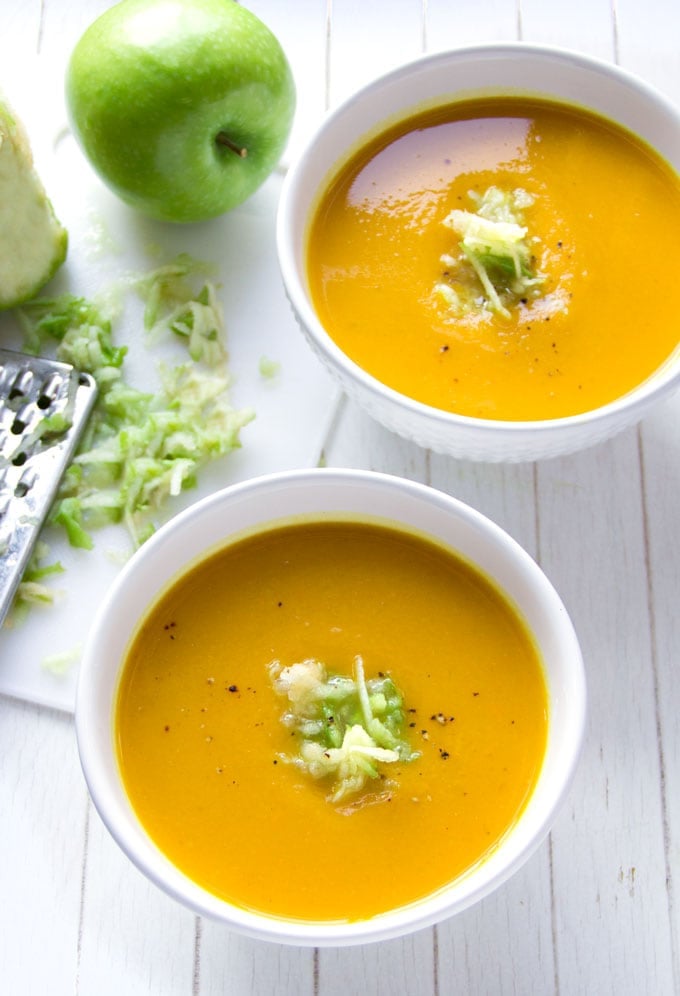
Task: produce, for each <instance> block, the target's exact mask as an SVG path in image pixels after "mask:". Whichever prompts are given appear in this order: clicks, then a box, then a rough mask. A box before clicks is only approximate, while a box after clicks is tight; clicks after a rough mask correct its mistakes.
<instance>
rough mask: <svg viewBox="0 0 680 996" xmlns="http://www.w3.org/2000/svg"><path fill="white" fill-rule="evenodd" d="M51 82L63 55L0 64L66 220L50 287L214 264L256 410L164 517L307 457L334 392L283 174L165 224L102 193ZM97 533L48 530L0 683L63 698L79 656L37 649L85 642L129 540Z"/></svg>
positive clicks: (140, 375)
mask: <svg viewBox="0 0 680 996" xmlns="http://www.w3.org/2000/svg"><path fill="white" fill-rule="evenodd" d="M62 81H63V67H62V66H60V65H58V64H53V63H48V62H45V61H44V60H41V58H40V57H34V58H33V59H26V58H22V59H21V60H17V64H16V65H12V64H11V63H10V64H9V65H8V64H7V63H5V64H4V65H3V72H2V88H3V90H4V92H5V94H6V96H7V97H9V99H10V101H11V102H12V104H13V106H14V108H15V110H16V112H17V114H18V115H19V116H20V117H21V118H22V120H23V121H24V123H25V125H26V127H27V130H28V133H29V137H30V139H31V143H32V147H33V151H34V156H35V159H36V165H37V168H38V171H39V173H40V175H41V177H42V179H43V182H44V184H45V186H46V188H47V190H48V194H49V195H50V197H51V199H52V202H53V204H54V206H55V210H56V212H57V214H58V216H59V218H60V220H61V221H62V223H63V224H64V225H65V226H66V228H67V229H68V232H69V255H68V259H67V262H66V264H65V265H64V267H63V268H62V271H61V272H60V274H59V275H58V277H57V278H56V279H55V280H54V281H53V282H52V284H51V285H50V286H49V288H47V291H48V292H49V293H61V292H63V291H66V290H68V291H71V292H73V293H75V294H78V295H82V296H85V297H91V296H93V295H94V294H95V293H97V292H98V291H100V290H102V289H105V288H106V287H107V286H109V285H111V283H112V282H115V280H116V278H117V277H119V276H124V275H126V274H129V273H141V272H146V271H148V270H149V269H152V268H154V267H156V266H158V265H160V264H161V263H162V262H166V261H168V260H170V259H172V258H173V257H174V256H175V255H177V254H178V253H180V252H185V253H189V254H191V255H192V256H195V257H196V258H198V259H202V260H206V261H210V262H212V263H214V264H216V266H217V277H216V280H217V281H218V282H219V284H220V285H221V292H220V297H221V301H222V304H223V307H224V314H225V323H226V328H227V348H228V351H229V357H230V369H231V372H232V377H233V384H232V387H231V391H230V398H231V401H232V404H233V405H234V407H237V408H242V407H252V408H253V409H254V410H255V412H256V418H255V420H254V421H253V422H251V423H250V424H249V425H248V426H246V427H245V428H244V429H243V430H242V433H241V441H242V448H241V449H240V450H238V451H235V452H234V453H232V454H229V455H228V456H226V457H225V458H224V459H223V460H221V461H219V462H218V463H216V464H214V465H212V466H210V467H209V468H208V470H207V472H206V473H205V474H204V476H203V477H202V478H201V480H200V481H199V487H198V488H197V489H194V490H192V491H189V492H186V493H185V494H184V495H183V496H182V498H181V499H179V500H178V501H177V502H175V503H174V504H172V505H170V506H168V510H167V514H168V517H169V516H170V515H171V514H174V513H176V512H177V511H179V509H180V508H182V507H184V506H185V505H187V504H189V503H190V502H193V501H196V500H197V499H198V498H200V497H202V496H204V495H206V494H209V493H210V492H212V491H214V490H217V489H218V488H221V487H225V486H228V485H229V484H231V483H234V482H237V481H241V480H244V479H246V478H250V477H255V476H258V475H260V474H266V473H270V472H273V471H278V470H286V469H292V468H295V467H306V466H314V465H316V464H317V462H318V460H319V457H320V455H321V450H322V447H323V441H324V438H325V435H326V432H327V428H328V425H329V423H330V421H331V419H332V416H333V412H334V410H335V406H336V404H337V391H336V388H335V386H334V385H333V384H332V383H331V380H330V378H329V377H328V375H327V374H326V373H325V371H324V370H323V369H322V367H321V366H320V364H319V362H318V360H317V359H316V358H315V356H314V355H313V354H312V352H311V350H310V349H309V347H308V346H307V344H306V343H305V341H304V339H303V337H302V334H301V333H300V331H299V329H298V328H297V325H296V323H295V320H294V319H293V317H292V314H291V311H290V308H289V306H288V302H287V300H286V298H285V295H284V291H283V287H282V283H281V280H280V276H279V270H278V263H277V258H276V248H275V220H276V208H277V203H278V197H279V192H280V188H281V182H282V176H281V173H277V174H275V175H273V176H272V177H270V178H269V180H268V181H267V182H266V183H265V184H264V186H263V187H262V188H261V189H260V190H259V191H258V192H257V193H256V194H255V195H254V196H253V197H252V198H251V199H250V200H249V201H248V202H246V204H244V205H242V206H241V207H240V208H237V209H236V210H235V211H233V212H231V213H229V214H228V215H225V216H224V217H222V218H220V219H217V220H215V221H211V222H207V223H203V224H200V225H190V226H175V225H164V224H161V223H154V222H150V221H148V220H145V219H142V218H141V217H140V216H138V215H136V214H135V213H134V212H132V211H131V210H130V209H128V208H127V207H126V206H125V205H123V204H122V203H121V202H120V201H118V200H117V198H115V197H114V196H113V195H112V194H111V193H109V191H108V190H107V189H106V188H105V187H104V186H103V184H102V183H101V182H100V181H99V179H98V178H97V177H96V176H95V175H94V173H93V172H92V170H91V169H90V167H89V165H88V163H87V162H86V160H85V159H84V157H83V155H82V153H81V152H80V150H79V148H78V147H77V145H76V143H75V141H74V139H73V137H72V136H71V135H70V134H69V132H68V130H67V128H66V114H65V110H64V105H63V98H62V88H63V82H62ZM300 130H301V129H300V128H299V122H298V127H297V129H296V132H297V134H299V133H300ZM126 300H127V302H128V304H127V307H126V309H125V312H124V314H123V316H122V319H121V320H120V321H119V323H118V326H117V327H118V336H119V338H118V340H117V341H119V342H120V343H121V344H125V345H127V346H129V354H128V357H127V358H126V361H125V368H124V369H125V371H126V378H127V379H128V380H129V381H130V382H132V383H134V384H135V386H137V387H141V388H148V387H153V386H154V385H155V383H156V381H155V368H156V362H157V360H158V359H159V358H161V357H162V356H164V357H166V358H167V349H171V350H172V349H173V348H174V347H172V346H167V347H149V346H148V345H146V344H145V342H144V333H143V326H142V319H141V304H140V303H139V302H138V301H136V300H135V299H134V297H133V296H132V295H129V296H128V297H127V298H126ZM0 342H1V343H2V344H3V345H4V346H7V347H10V348H16V347H17V346H18V345H19V343H20V339H19V338H18V337H17V333H16V324H15V322H14V320H13V318H12V316H11V315H7V314H4V315H0ZM174 355H176V357H177V359H178V360H181V359H182V358H183V357H184V356H185V354H183V353H182V352H176V353H175V354H174ZM262 357H265V358H266V359H268V360H273V361H276V362H278V363H279V364H280V370H279V372H278V374H277V375H276V376H275V377H274V378H273V379H267V378H264V377H263V376H262V375H261V373H260V368H259V364H260V360H261V358H262ZM94 538H95V549H94V550H92V551H80V550H72V549H70V548H69V546H68V544H67V543H66V542H65V540H64V539H63V538H62V537H61V536H60V534H58V533H57V532H55V531H53V530H51V531H50V532H49V536H48V537H47V539H48V542H49V545H50V549H51V557H52V558H54V559H58V560H60V561H61V562H62V564H63V565H64V567H65V568H66V571H65V573H64V574H62V575H60V576H58V577H57V578H56V579H55V581H54V582H53V584H54V587H55V588H56V589H57V590H58V591H59V592H60V593H61V594H60V597H59V599H58V601H57V603H56V604H55V605H54V606H48V607H45V608H43V607H38V608H35V609H34V610H32V612H31V614H30V615H29V617H28V619H27V620H26V621H25V622H24V623H23V624H22V625H20V626H19V627H17V628H15V629H11V630H8V629H6V628H5V629H4V630H2V631H0V693H5V694H8V695H12V696H15V697H19V698H23V699H27V700H30V701H32V702H36V703H40V704H44V705H49V706H53V707H55V708H58V709H62V710H66V711H72V710H73V707H74V700H75V688H76V681H77V672H78V665H77V663H75V664H73V665H72V666H70V667H69V669H68V670H67V671H66V672H65V673H63V674H55V673H53V672H52V671H50V670H48V669H46V668H45V666H44V664H43V661H44V660H45V658H47V657H49V656H51V655H53V654H55V653H60V652H69V651H72V650H76V651H77V650H78V648H79V647H81V646H82V644H83V642H84V640H85V639H86V637H87V633H88V627H89V624H90V621H91V619H92V616H93V614H94V612H95V611H96V609H97V607H98V605H99V604H100V603H101V601H102V599H103V597H104V595H105V593H106V591H107V588H108V587H109V585H110V584H111V582H112V580H113V578H114V577H115V576H116V574H117V573H118V571H119V570H120V566H121V561H122V559H124V558H125V557H126V556H127V554H128V552H129V549H130V548H129V543H128V538H127V535H126V532H125V530H124V528H123V527H122V526H121V527H111V528H108V529H106V530H104V531H98V532H97V533H95V534H94Z"/></svg>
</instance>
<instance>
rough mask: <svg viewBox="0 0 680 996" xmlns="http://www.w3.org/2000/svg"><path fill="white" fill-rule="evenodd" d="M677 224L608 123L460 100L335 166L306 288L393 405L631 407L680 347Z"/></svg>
mask: <svg viewBox="0 0 680 996" xmlns="http://www.w3.org/2000/svg"><path fill="white" fill-rule="evenodd" d="M679 226H680V184H679V183H678V177H677V176H676V174H675V173H674V172H673V171H672V169H671V168H670V167H669V166H668V165H667V164H666V163H664V162H663V161H662V160H661V159H660V158H659V157H658V156H657V155H656V154H655V153H654V152H653V151H652V150H651V149H649V148H648V147H647V146H645V145H643V144H642V143H641V142H640V141H639V140H637V139H636V138H635V137H634V136H633V135H631V134H630V133H628V132H626V131H624V130H623V129H621V128H619V127H618V126H615V125H613V124H611V123H610V122H608V121H605V120H604V119H601V118H599V117H596V116H595V115H592V114H590V113H586V112H584V111H581V110H578V109H575V108H571V107H568V106H562V105H558V104H552V103H550V102H544V101H536V100H522V99H515V98H502V99H494V100H489V101H470V102H463V103H460V104H455V105H452V106H450V107H445V108H440V109H437V110H433V111H430V112H427V113H423V114H422V115H420V116H418V117H415V118H413V119H411V120H408V121H406V122H404V123H402V124H399V125H397V126H395V127H393V128H391V129H390V130H389V131H387V132H385V133H384V134H382V135H380V136H379V137H376V138H375V139H374V140H372V141H371V142H370V143H369V144H367V145H366V147H364V148H362V149H361V151H359V152H357V153H356V154H355V155H353V157H352V158H351V159H350V160H349V161H348V162H347V163H346V164H345V165H344V166H343V167H342V168H341V170H340V172H339V173H338V175H337V176H336V177H335V178H334V179H333V180H332V182H331V184H330V186H329V188H328V189H327V190H326V191H325V192H324V193H323V194H322V195H321V198H320V201H319V205H318V209H317V210H316V213H315V216H314V218H313V221H312V224H311V228H310V232H309V237H308V258H307V271H308V280H309V284H310V290H311V294H312V298H313V301H314V305H315V308H316V310H317V313H318V315H319V318H320V320H321V323H322V324H323V326H324V327H325V329H326V331H327V332H328V334H329V335H330V336H331V337H332V338H333V339H334V340H335V341H336V343H337V344H338V346H339V347H340V348H341V349H342V350H343V351H344V352H345V353H346V354H347V355H348V356H349V357H350V358H351V359H352V360H353V361H355V362H356V363H357V364H358V365H359V366H360V367H362V368H363V369H364V370H366V371H367V372H369V373H370V374H372V375H373V376H374V377H376V378H377V379H378V380H380V381H382V382H383V383H385V384H386V385H388V386H390V387H392V388H394V389H395V390H397V391H399V392H401V393H402V394H405V395H407V396H409V397H411V398H414V399H416V400H418V401H421V402H424V403H425V404H428V405H432V406H434V407H435V408H439V409H444V410H447V411H451V412H457V413H459V414H463V415H468V416H473V417H478V418H489V419H505V420H523V419H532V420H533V419H541V420H542V419H550V418H558V417H563V416H569V415H574V414H576V413H579V412H584V411H588V410H591V409H594V408H597V407H599V406H601V405H604V404H606V403H607V402H610V401H612V400H613V399H615V398H617V397H619V396H621V395H624V394H625V393H627V392H628V391H630V390H631V389H632V388H634V387H635V386H636V385H638V384H639V383H641V382H642V381H643V380H645V379H646V378H647V377H649V376H650V375H651V374H652V373H653V372H654V371H655V370H657V369H658V368H659V367H660V366H661V365H662V364H663V363H664V361H665V360H666V359H667V358H668V357H669V356H670V355H671V354H672V353H673V351H674V350H675V349H676V347H677V346H678V342H679V341H680V323H679V321H678V317H677V309H676V306H675V301H674V297H673V294H672V293H669V290H670V288H672V287H673V286H674V280H675V275H674V269H675V257H674V253H673V251H672V247H673V245H674V242H675V233H676V232H677V230H678V227H679ZM518 250H519V253H518Z"/></svg>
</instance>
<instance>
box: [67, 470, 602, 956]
mask: <svg viewBox="0 0 680 996" xmlns="http://www.w3.org/2000/svg"><path fill="white" fill-rule="evenodd" d="M338 514H341V515H350V516H359V517H363V518H373V517H377V518H379V519H382V520H388V521H390V522H393V523H395V524H397V525H402V526H405V527H406V528H410V529H415V530H417V531H419V532H422V533H424V534H426V535H429V536H431V537H432V538H434V539H435V540H436V541H438V542H440V543H443V544H445V545H447V546H448V547H449V548H451V549H452V550H454V551H456V552H457V553H458V554H459V555H461V556H462V557H463V558H465V559H466V560H467V561H468V562H470V563H472V564H475V565H477V567H478V568H479V569H480V570H481V571H482V572H483V573H484V574H485V575H486V576H487V577H489V578H491V579H492V580H493V581H494V582H495V584H496V585H497V586H498V587H499V588H500V589H501V590H502V591H504V592H505V593H506V595H507V596H508V597H509V598H510V599H511V601H512V602H513V603H514V604H515V606H516V608H517V609H518V611H519V612H520V614H521V615H522V616H523V618H524V620H525V622H526V624H527V625H528V627H529V629H530V630H531V632H532V633H533V635H534V638H535V640H536V643H537V647H538V649H539V652H540V653H541V656H542V658H543V661H544V664H545V672H546V680H547V685H548V696H549V731H548V744H547V751H546V756H545V760H544V763H543V766H542V769H541V773H540V776H539V779H538V783H537V785H536V788H535V791H534V792H533V794H532V797H531V799H530V800H529V802H528V804H527V806H526V809H525V810H524V811H523V813H522V815H521V817H520V819H519V821H518V822H517V824H516V826H515V827H513V828H512V830H511V831H510V832H509V833H508V834H507V836H506V837H505V838H504V839H503V841H502V843H501V844H500V845H499V847H498V848H497V849H496V850H495V851H494V852H493V853H492V854H491V855H490V856H489V857H488V858H487V859H486V860H484V861H483V862H482V863H481V864H479V865H478V866H476V867H475V868H474V869H473V870H472V871H471V872H469V873H468V874H467V875H465V876H463V877H462V878H460V879H458V880H456V881H455V882H454V883H452V884H451V885H449V886H448V887H446V888H444V889H442V890H440V891H439V892H437V893H436V894H434V895H432V896H430V897H429V898H426V899H424V900H422V901H420V902H417V903H414V904H411V905H409V906H407V907H404V908H402V909H399V910H395V911H393V912H389V913H385V914H383V915H380V916H376V917H374V918H372V919H370V920H365V921H359V922H352V923H340V924H339V923H332V924H328V923H326V924H324V923H316V922H305V923H301V922H299V921H293V920H285V919H282V918H278V917H268V916H264V915H259V914H257V913H253V912H250V911H247V910H243V909H239V908H238V907H236V906H233V905H231V904H229V903H227V902H224V901H223V900H221V899H218V898H217V897H215V896H213V895H211V894H209V893H208V892H206V891H205V890H204V889H202V888H201V887H199V886H198V885H196V884H195V883H194V882H192V881H190V880H189V879H188V878H187V877H186V876H185V875H184V874H182V872H180V871H179V870H178V869H177V868H176V867H175V866H174V865H173V864H172V863H171V862H170V861H169V860H168V859H167V858H165V856H164V855H163V854H162V853H161V852H160V851H159V850H158V848H157V847H156V846H155V844H154V843H153V842H152V841H151V839H150V838H149V837H148V836H147V834H146V832H145V831H144V828H143V827H142V826H141V824H140V823H139V822H138V820H137V817H136V816H135V813H134V811H133V810H132V808H131V806H130V804H129V802H128V799H127V796H126V794H125V791H124V789H123V786H122V783H121V780H120V776H119V771H118V766H117V762H116V756H115V748H114V736H113V710H114V702H115V696H116V692H117V685H118V680H119V674H120V669H121V663H122V659H123V656H124V654H125V651H126V648H127V646H128V643H129V641H130V639H131V637H132V635H133V633H134V631H135V628H136V626H137V624H138V622H139V621H140V618H142V617H143V616H144V615H145V612H146V609H147V607H148V606H149V605H150V604H151V603H153V602H154V600H155V599H156V598H157V596H158V595H159V594H160V593H161V592H162V591H163V590H164V589H165V588H166V587H167V585H168V583H169V582H170V581H171V579H173V578H175V577H176V576H177V575H179V574H181V573H182V572H184V571H185V570H186V569H187V568H188V567H189V566H190V565H192V564H194V563H195V562H196V561H197V560H200V559H202V558H203V557H204V556H206V555H208V554H209V553H211V552H212V551H214V550H215V549H216V548H219V547H221V546H223V545H224V544H226V543H227V542H228V541H229V539H230V537H231V538H233V537H235V536H237V535H239V534H241V535H242V534H243V533H244V532H250V531H252V530H256V529H258V528H262V527H264V526H265V525H266V524H268V523H271V522H273V521H277V522H278V521H281V520H284V521H285V520H287V519H291V518H293V517H297V516H305V517H308V518H309V517H314V518H324V517H326V518H328V517H330V518H332V517H333V516H337V515H338ZM584 720H585V680H584V671H583V662H582V658H581V653H580V649H579V644H578V641H577V638H576V635H575V633H574V629H573V627H572V624H571V622H570V620H569V617H568V615H567V612H566V610H565V608H564V606H563V604H562V603H561V601H560V599H559V597H558V596H557V594H556V592H555V590H554V588H553V587H552V586H551V584H550V583H549V581H548V580H547V578H546V577H545V575H544V574H543V573H542V571H541V570H540V569H539V567H538V566H537V565H536V563H535V562H534V561H533V560H532V559H531V557H529V555H528V554H527V553H525V552H524V551H523V550H522V548H521V547H519V546H518V545H517V543H516V542H515V541H514V540H512V539H511V538H510V537H509V536H508V535H507V534H506V533H505V532H503V531H502V530H501V529H500V528H499V527H498V526H496V525H494V524H493V523H492V522H490V521H489V520H488V519H486V518H485V517H484V516H482V515H481V514H479V513H478V512H475V511H474V510H472V509H471V508H469V507H468V506H466V505H463V504H462V503H461V502H459V501H457V500H455V499H453V498H450V497H448V496H447V495H444V494H442V493H440V492H438V491H435V490H433V489H431V488H428V487H425V486H423V485H419V484H414V483H412V482H409V481H406V480H402V479H400V478H396V477H388V476H385V475H380V474H373V473H369V472H364V471H351V470H309V471H299V472H288V473H283V474H275V475H270V476H267V477H262V478H257V479H255V480H252V481H249V482H247V483H245V484H241V485H236V486H234V487H232V488H229V489H227V490H225V491H221V492H218V493H217V494H215V495H213V496H211V497H209V498H206V499H203V500H202V501H200V502H198V503H196V504H195V505H194V506H192V507H190V508H189V509H187V510H186V511H185V512H182V513H180V514H179V515H178V516H176V517H175V518H174V519H173V520H171V522H169V523H168V524H167V525H166V526H164V527H163V528H162V529H160V530H159V531H158V533H157V534H156V535H155V536H154V537H153V538H152V539H151V540H149V541H148V543H146V544H145V545H144V546H143V547H142V548H141V549H140V550H139V551H138V552H137V553H136V554H135V556H134V557H133V558H132V559H131V561H130V562H129V563H128V565H127V566H126V568H125V569H124V570H123V571H122V573H121V574H120V575H119V577H118V578H117V580H116V581H115V583H114V584H113V586H112V588H111V591H110V594H109V595H108V597H107V598H106V601H105V602H104V604H103V605H102V607H101V609H100V611H99V613H98V615H97V617H96V620H95V622H94V625H93V627H92V629H91V634H90V638H89V641H88V644H87V647H86V649H85V653H84V657H83V661H82V664H81V669H80V676H79V685H78V694H77V703H76V730H77V737H78V747H79V751H80V757H81V762H82V766H83V771H84V774H85V777H86V780H87V783H88V786H89V789H90V793H91V795H92V798H93V800H94V803H95V805H96V807H97V809H98V811H99V813H100V815H101V817H102V819H103V821H104V823H105V824H106V826H107V827H108V829H109V831H110V832H111V834H112V835H113V837H114V838H115V840H116V841H117V842H118V844H119V845H120V847H121V848H122V849H123V851H124V852H125V853H126V854H127V855H128V856H129V857H130V859H131V860H132V861H133V862H134V863H135V864H136V865H137V866H138V868H140V869H141V871H142V872H144V873H145V874H146V875H147V876H148V877H149V878H150V879H151V881H153V882H155V883H156V884H157V885H158V886H159V887H161V888H162V889H164V890H165V891H166V892H167V893H169V894H170V895H171V896H174V897H175V898H176V899H178V900H179V901H180V902H182V903H184V904H185V905H186V906H188V907H189V908H191V909H193V910H195V911H196V912H198V913H199V914H202V915H204V916H207V917H211V918H214V919H217V920H220V921H222V922H223V923H224V924H225V925H227V926H228V927H230V928H232V929H234V930H238V931H240V932H242V933H245V934H247V935H249V936H251V937H254V938H259V939H264V940H269V941H277V942H281V943H289V944H296V945H347V944H358V943H365V942H368V941H374V940H384V939H386V938H390V937H395V936H398V935H402V934H405V933H407V932H409V931H413V930H417V929H420V928H422V927H425V926H428V925H430V924H433V923H435V922H437V921H439V920H442V919H444V918H446V917H448V916H450V915H452V914H454V913H456V912H458V911H460V910H462V909H464V908H466V907H468V906H470V905H471V904H472V903H474V902H476V901H477V900H479V899H481V898H482V897H483V896H485V895H487V894H488V893H489V892H491V891H492V890H493V889H495V888H497V887H498V886H499V885H500V884H501V883H502V882H504V881H505V880H506V879H507V878H508V877H509V876H510V875H511V874H512V873H513V872H514V871H515V870H516V869H517V868H519V867H520V865H521V864H523V863H524V861H525V860H526V859H527V858H528V857H529V855H530V854H531V853H532V852H533V851H534V850H535V848H536V847H537V846H538V845H539V844H540V842H541V841H542V840H543V838H544V837H545V835H546V834H547V832H548V830H549V828H550V826H551V824H552V822H553V820H554V818H555V815H556V813H557V811H558V809H559V807H560V804H561V803H562V801H563V800H564V797H565V794H566V792H567V790H568V787H569V784H570V782H571V778H572V774H573V772H574V768H575V766H576V763H577V759H578V756H579V751H580V746H581V741H582V736H583V729H584Z"/></svg>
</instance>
